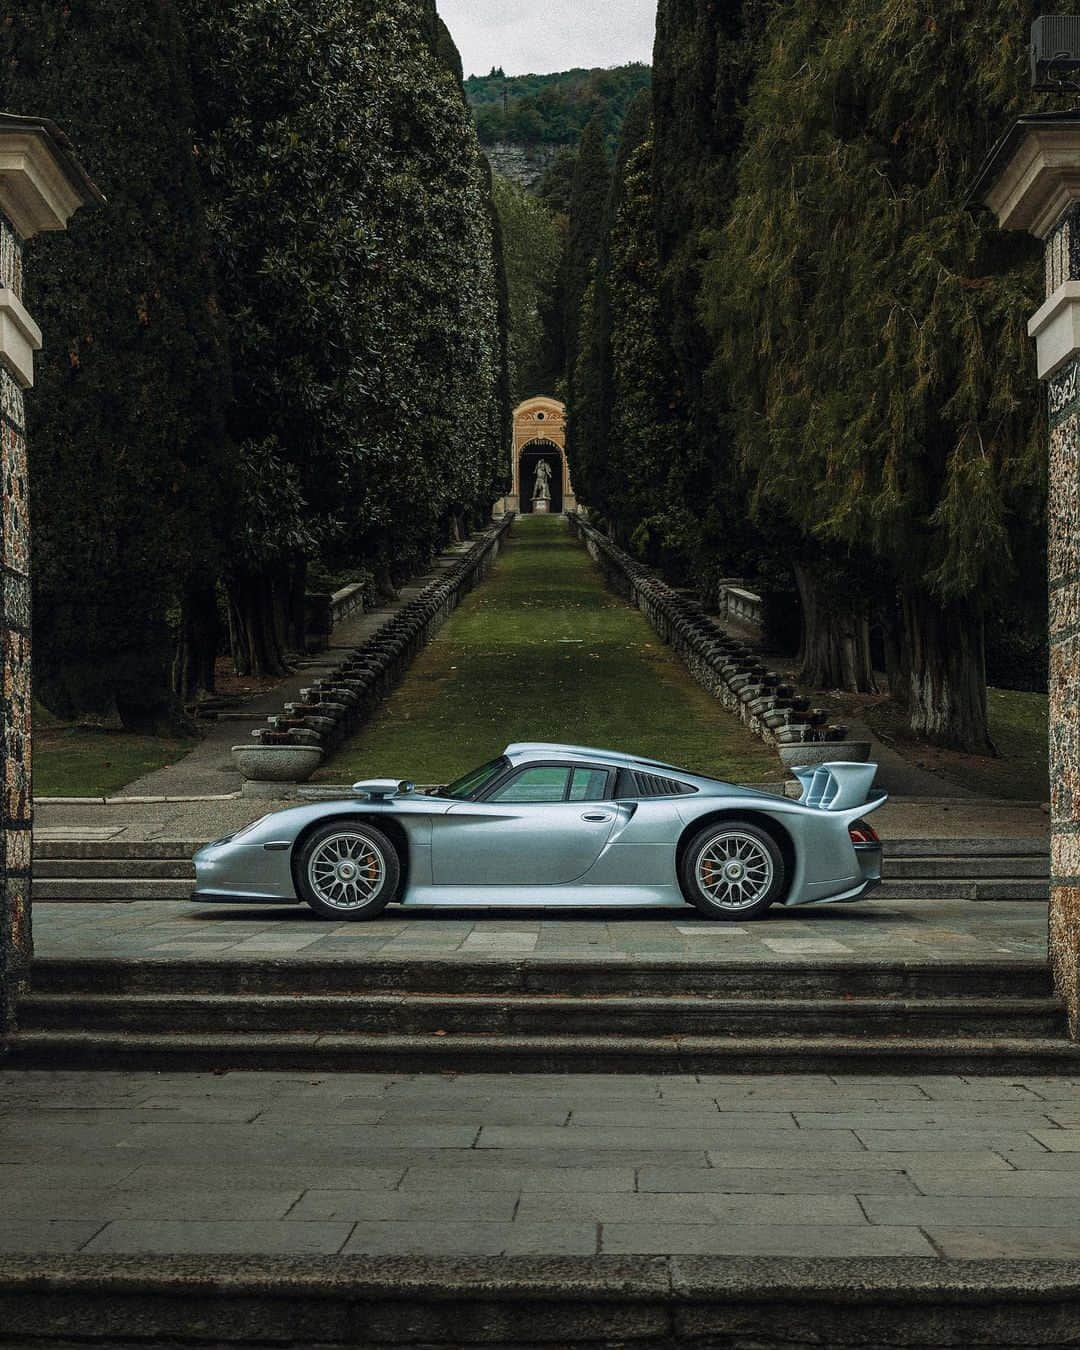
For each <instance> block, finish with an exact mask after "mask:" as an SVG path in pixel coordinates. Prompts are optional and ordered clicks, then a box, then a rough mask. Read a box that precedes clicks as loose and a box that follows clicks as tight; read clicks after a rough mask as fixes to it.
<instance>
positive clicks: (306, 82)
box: [0, 0, 509, 729]
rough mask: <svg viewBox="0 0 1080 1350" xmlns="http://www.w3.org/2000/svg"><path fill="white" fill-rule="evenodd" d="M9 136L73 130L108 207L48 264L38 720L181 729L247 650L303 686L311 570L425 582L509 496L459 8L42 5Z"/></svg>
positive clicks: (29, 22) (117, 0)
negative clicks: (186, 711) (21, 124)
mask: <svg viewBox="0 0 1080 1350" xmlns="http://www.w3.org/2000/svg"><path fill="white" fill-rule="evenodd" d="M133 11H135V12H133ZM0 105H2V106H3V107H4V108H7V109H12V108H15V109H32V110H35V111H36V110H42V111H47V112H48V113H49V114H50V115H51V116H53V117H55V118H56V119H57V120H58V121H59V122H60V123H61V124H62V125H63V126H64V128H65V130H66V131H68V132H69V133H70V134H71V136H72V138H73V140H74V141H75V143H76V144H77V146H78V148H79V153H80V155H81V157H82V159H83V160H84V162H85V164H86V166H87V168H88V169H89V171H90V172H91V173H92V174H93V175H94V177H95V179H96V180H97V181H98V182H99V183H100V185H101V187H102V189H103V191H104V192H105V194H106V196H107V198H108V204H107V206H106V207H105V208H104V209H103V210H102V211H100V212H98V213H97V214H96V215H94V216H87V217H86V218H85V219H83V218H80V220H79V223H78V228H74V229H72V230H71V232H70V233H69V234H66V235H59V236H45V237H42V238H41V239H39V240H36V241H35V242H34V244H33V246H32V248H31V250H30V259H29V261H30V268H29V278H30V279H29V288H28V306H29V308H30V309H31V311H32V312H33V313H34V314H35V316H36V317H37V318H38V319H39V321H40V322H41V325H42V327H43V328H44V330H45V331H46V332H47V333H48V334H49V341H48V344H47V346H46V350H45V352H44V354H43V356H42V359H41V361H40V364H39V366H38V374H37V388H36V391H35V398H34V399H33V401H32V407H31V409H30V417H31V426H30V434H31V438H32V442H33V455H32V465H31V489H32V495H33V498H34V501H35V516H36V519H35V534H34V545H35V557H34V577H35V613H36V616H37V617H36V625H35V638H36V652H35V666H36V675H37V682H38V683H37V689H38V694H39V696H40V697H41V699H42V700H43V701H44V702H45V704H46V705H47V706H48V707H49V708H50V709H51V710H52V711H54V712H56V713H58V714H60V715H62V716H65V717H80V716H97V717H103V718H113V717H116V716H117V715H119V717H120V719H121V720H122V721H123V722H124V724H125V725H128V726H134V727H141V728H155V729H158V728H163V727H165V726H168V725H175V724H176V722H177V720H178V712H179V707H180V703H179V700H180V699H191V698H193V697H195V696H197V695H198V694H199V693H200V691H203V690H205V689H207V688H208V687H209V686H210V685H211V684H212V682H213V672H214V658H215V656H216V655H217V654H218V653H219V652H220V651H222V650H223V649H225V647H226V645H228V646H229V647H231V650H232V654H233V656H234V658H235V660H236V662H237V665H238V667H239V668H240V669H241V670H244V671H251V672H255V673H260V672H261V673H277V672H280V671H282V670H283V669H284V666H285V661H286V652H287V650H288V649H290V648H292V649H296V648H297V647H298V646H299V645H301V643H302V639H303V619H302V607H303V595H304V590H305V579H306V576H307V574H308V571H309V569H310V568H311V567H312V566H317V567H319V568H321V569H330V570H332V571H333V570H338V571H340V570H343V569H347V570H349V571H351V572H354V573H359V574H361V575H362V574H365V573H366V574H368V575H371V576H372V577H374V578H375V580H376V581H377V582H381V583H383V584H391V583H393V582H396V581H399V580H401V579H402V578H404V577H405V576H407V575H408V574H409V573H410V571H412V570H414V569H415V568H416V567H417V566H418V565H420V564H422V563H424V562H425V561H426V560H427V559H428V558H429V557H430V556H431V554H432V551H433V550H435V549H436V548H438V547H439V545H440V544H442V543H443V542H444V541H446V540H447V539H448V538H449V537H451V535H452V534H454V533H455V532H459V531H460V530H461V529H463V528H465V527H466V526H468V525H470V524H472V523H474V522H476V521H479V520H481V519H483V518H484V517H485V516H486V515H487V513H488V512H489V511H490V506H491V502H492V500H493V498H494V497H495V496H496V495H497V491H498V488H499V486H500V484H499V482H498V475H499V473H500V471H501V468H502V458H503V454H502V452H503V447H504V445H505V442H506V437H507V435H508V409H509V403H508V372H507V350H506V346H507V331H506V328H507V314H506V303H505V287H504V282H503V277H502V263H501V256H500V251H499V248H498V239H497V225H496V218H495V213H494V207H493V202H492V197H491V183H490V174H489V172H488V169H487V165H486V163H485V162H484V160H483V158H482V156H481V154H480V150H479V146H478V142H477V138H476V134H475V131H474V128H473V126H472V121H471V117H470V115H469V111H468V108H467V107H466V104H465V100H464V98H463V95H462V87H461V81H460V62H459V61H458V59H457V55H456V52H455V51H454V50H453V44H452V42H451V41H450V40H449V36H448V34H447V33H446V30H445V28H444V27H443V25H442V24H441V22H440V21H439V20H438V19H437V16H436V13H435V5H434V0H380V3H379V4H377V5H365V6H343V5H341V4H339V3H337V0H312V2H311V3H309V4H305V5H302V6H301V5H293V4H281V3H280V2H279V0H135V3H134V4H133V3H131V0H79V3H73V4H71V5H65V6H57V5H55V4H53V3H50V2H49V0H12V3H11V4H9V5H8V6H7V7H6V12H5V22H4V24H3V26H2V27H0ZM225 628H227V630H228V634H229V636H228V638H226V636H225V632H224V631H223V629H225Z"/></svg>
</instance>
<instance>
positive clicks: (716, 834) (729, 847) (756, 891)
mask: <svg viewBox="0 0 1080 1350" xmlns="http://www.w3.org/2000/svg"><path fill="white" fill-rule="evenodd" d="M710 852H711V854H712V857H711V858H710V857H707V856H706V855H709V854H710ZM725 859H726V861H725ZM713 863H715V864H716V865H715V866H712V864H713ZM736 865H738V866H739V867H741V869H742V871H741V873H737V872H736V871H735V867H736ZM729 868H730V869H731V870H730V871H729V870H728V869H729ZM710 876H712V877H714V878H715V882H714V884H713V885H712V886H710V885H709V884H708V879H709V878H710ZM679 882H680V884H681V885H682V890H683V895H685V896H686V898H687V900H689V902H690V903H691V904H692V905H693V906H694V908H695V909H697V910H700V911H701V913H702V914H705V915H707V916H708V917H709V918H710V919H724V920H727V921H729V922H732V923H740V922H743V921H745V920H747V919H760V918H761V916H762V915H763V914H764V913H765V911H766V910H767V909H768V908H769V906H770V905H771V904H772V903H773V901H775V900H778V899H779V898H780V896H781V895H783V893H784V887H785V885H786V884H787V869H786V868H785V866H784V855H783V854H782V853H781V852H780V848H779V846H778V845H777V842H776V840H775V839H774V838H773V837H772V835H771V834H769V832H768V831H767V830H763V829H762V828H761V826H760V825H751V824H750V822H749V821H746V820H714V821H713V823H712V824H711V825H706V826H705V828H704V829H702V830H699V831H698V832H697V834H695V835H694V837H693V839H691V840H690V843H689V844H688V845H687V847H686V848H685V849H684V850H683V855H682V860H681V861H680V863H679ZM725 895H726V896H729V897H730V899H728V900H727V901H725V900H724V899H722V898H721V897H722V896H725Z"/></svg>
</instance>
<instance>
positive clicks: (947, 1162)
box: [708, 1131, 1080, 1172]
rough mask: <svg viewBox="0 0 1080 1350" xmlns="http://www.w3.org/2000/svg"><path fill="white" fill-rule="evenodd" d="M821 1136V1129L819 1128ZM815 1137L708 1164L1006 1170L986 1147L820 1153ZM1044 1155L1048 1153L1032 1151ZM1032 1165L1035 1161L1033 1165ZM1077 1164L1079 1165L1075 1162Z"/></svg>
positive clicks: (713, 1157) (722, 1156)
mask: <svg viewBox="0 0 1080 1350" xmlns="http://www.w3.org/2000/svg"><path fill="white" fill-rule="evenodd" d="M821 1133H822V1135H824V1133H825V1132H824V1131H821ZM816 1139H817V1136H815V1139H814V1141H811V1142H810V1143H806V1144H805V1145H804V1147H802V1148H800V1149H797V1150H796V1151H794V1152H793V1151H791V1150H785V1151H783V1152H781V1151H779V1150H776V1149H772V1150H770V1151H768V1152H747V1153H725V1152H721V1151H719V1150H712V1151H710V1152H709V1155H708V1158H709V1163H710V1165H711V1166H713V1167H728V1168H732V1169H734V1170H736V1171H738V1170H739V1169H741V1168H759V1167H760V1168H775V1169H779V1170H781V1171H785V1170H786V1171H790V1170H791V1168H792V1167H795V1166H799V1167H805V1168H806V1169H807V1170H808V1171H820V1172H825V1171H839V1170H846V1169H848V1168H850V1169H851V1170H852V1171H853V1172H864V1171H878V1170H881V1171H884V1172H895V1171H904V1170H905V1169H906V1168H908V1167H913V1166H920V1165H921V1166H935V1167H936V1166H939V1165H940V1167H941V1168H942V1169H946V1170H947V1169H951V1170H953V1171H957V1172H985V1171H994V1172H997V1171H1008V1170H1009V1163H1008V1162H1006V1161H1005V1159H1004V1158H1003V1157H1002V1155H1001V1154H1000V1153H995V1152H994V1151H993V1149H989V1148H971V1149H964V1148H954V1149H952V1150H948V1149H937V1150H932V1149H923V1150H921V1151H919V1152H914V1151H912V1152H894V1151H891V1150H888V1151H887V1150H884V1149H883V1150H879V1151H878V1152H876V1153H870V1152H867V1151H865V1150H864V1151H862V1152H851V1153H835V1152H834V1153H823V1152H821V1151H820V1150H818V1149H817V1148H816ZM1028 1156H1029V1157H1031V1158H1035V1157H1036V1156H1038V1157H1040V1158H1046V1157H1048V1156H1049V1155H1048V1154H1046V1153H1040V1154H1038V1155H1036V1154H1034V1153H1032V1154H1029V1155H1028ZM1032 1165H1033V1166H1034V1165H1035V1164H1032ZM1078 1165H1080V1164H1078Z"/></svg>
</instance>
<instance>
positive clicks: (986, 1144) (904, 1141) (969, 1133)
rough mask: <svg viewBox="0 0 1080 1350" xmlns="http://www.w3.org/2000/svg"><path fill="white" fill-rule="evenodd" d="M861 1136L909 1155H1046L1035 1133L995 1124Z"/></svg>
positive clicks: (872, 1145)
mask: <svg viewBox="0 0 1080 1350" xmlns="http://www.w3.org/2000/svg"><path fill="white" fill-rule="evenodd" d="M832 1133H834V1132H833V1131H832V1130H818V1131H816V1132H815V1138H817V1137H818V1136H827V1135H830V1134H832ZM857 1133H858V1137H859V1139H861V1140H862V1142H863V1143H864V1144H865V1146H866V1147H867V1148H868V1149H870V1150H871V1151H873V1152H877V1151H879V1150H886V1151H890V1152H897V1151H898V1152H905V1153H907V1152H920V1151H932V1152H940V1151H942V1150H947V1151H960V1150H963V1149H965V1148H989V1149H994V1150H997V1151H998V1152H1009V1153H1013V1152H1017V1153H1023V1152H1031V1153H1043V1154H1045V1151H1046V1150H1045V1149H1044V1148H1043V1147H1042V1145H1041V1144H1040V1143H1039V1141H1038V1140H1037V1139H1036V1138H1035V1137H1034V1131H1032V1132H1031V1133H1025V1132H1024V1131H1023V1130H1002V1129H997V1128H995V1127H994V1126H993V1125H992V1124H988V1125H987V1127H986V1128H985V1129H971V1128H968V1129H957V1128H953V1127H951V1126H949V1127H942V1128H941V1129H936V1130H933V1129H931V1130H891V1129H885V1130H880V1129H860V1130H859V1131H858V1132H857ZM1060 1133H1064V1131H1060ZM1077 1140H1078V1144H1077V1147H1078V1148H1080V1132H1078V1134H1077ZM815 1147H816V1145H815Z"/></svg>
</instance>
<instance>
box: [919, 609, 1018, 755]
mask: <svg viewBox="0 0 1080 1350" xmlns="http://www.w3.org/2000/svg"><path fill="white" fill-rule="evenodd" d="M902 606H903V617H904V634H905V643H904V645H905V647H906V649H907V655H908V662H909V665H910V669H909V672H908V678H907V695H908V698H907V702H908V708H909V715H910V724H911V730H912V732H913V733H914V734H915V735H916V736H923V737H925V738H926V739H927V740H930V741H934V742H935V743H936V744H938V745H945V746H949V747H951V748H953V749H956V750H964V751H966V752H967V753H968V754H973V755H996V754H997V750H996V749H995V748H994V743H993V741H992V740H991V739H990V726H989V722H988V720H987V710H986V652H985V647H984V642H983V620H982V614H981V613H980V612H979V610H978V609H977V608H976V607H975V606H974V605H972V604H970V603H968V602H965V601H955V602H953V603H952V604H948V605H942V604H941V603H940V602H938V601H936V600H934V599H933V597H931V596H929V595H927V594H926V593H925V592H923V591H907V592H905V593H904V595H903V596H902Z"/></svg>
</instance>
